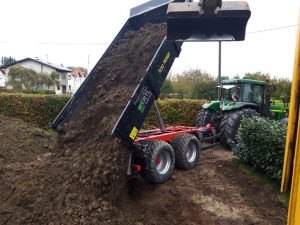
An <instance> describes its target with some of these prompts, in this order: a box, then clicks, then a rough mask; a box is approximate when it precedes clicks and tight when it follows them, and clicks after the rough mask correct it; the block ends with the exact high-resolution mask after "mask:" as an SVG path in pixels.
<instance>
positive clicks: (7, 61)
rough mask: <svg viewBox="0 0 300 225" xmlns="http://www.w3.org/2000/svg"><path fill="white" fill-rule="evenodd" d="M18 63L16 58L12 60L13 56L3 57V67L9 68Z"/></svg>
mask: <svg viewBox="0 0 300 225" xmlns="http://www.w3.org/2000/svg"><path fill="white" fill-rule="evenodd" d="M14 62H16V60H15V59H14V58H12V57H11V56H9V57H6V56H4V57H1V66H7V65H10V64H12V63H14Z"/></svg>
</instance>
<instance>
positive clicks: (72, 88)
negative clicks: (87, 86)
mask: <svg viewBox="0 0 300 225" xmlns="http://www.w3.org/2000/svg"><path fill="white" fill-rule="evenodd" d="M68 78H69V80H68V92H69V93H71V94H74V93H75V92H76V91H77V90H78V88H79V87H80V85H81V84H82V83H83V81H84V80H85V78H86V73H85V72H82V71H78V70H74V71H72V73H70V74H69V77H68Z"/></svg>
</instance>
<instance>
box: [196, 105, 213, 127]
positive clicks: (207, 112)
mask: <svg viewBox="0 0 300 225" xmlns="http://www.w3.org/2000/svg"><path fill="white" fill-rule="evenodd" d="M214 113H215V112H214V111H213V110H211V109H202V110H201V111H200V112H199V113H198V115H197V117H196V126H199V127H205V126H206V125H207V124H208V123H211V122H212V117H213V115H214Z"/></svg>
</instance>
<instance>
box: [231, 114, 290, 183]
mask: <svg viewBox="0 0 300 225" xmlns="http://www.w3.org/2000/svg"><path fill="white" fill-rule="evenodd" d="M285 139H286V126H285V125H283V124H281V123H280V122H278V121H275V120H269V119H265V118H260V117H253V118H251V117H248V118H244V119H243V120H242V122H241V127H240V128H239V132H238V135H237V144H236V145H235V146H234V147H233V151H234V153H235V155H236V156H237V157H239V158H240V159H241V160H242V161H244V162H246V163H248V164H249V165H250V167H251V168H252V169H253V170H256V171H260V172H263V173H264V174H265V175H266V176H267V177H269V178H271V179H281V175H282V165H283V158H284V147H285Z"/></svg>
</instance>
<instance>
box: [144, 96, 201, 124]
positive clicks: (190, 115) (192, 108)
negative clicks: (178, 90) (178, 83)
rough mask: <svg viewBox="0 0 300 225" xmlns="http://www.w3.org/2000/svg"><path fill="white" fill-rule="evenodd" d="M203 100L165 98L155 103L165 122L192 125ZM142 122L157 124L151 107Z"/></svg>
mask: <svg viewBox="0 0 300 225" xmlns="http://www.w3.org/2000/svg"><path fill="white" fill-rule="evenodd" d="M205 102H206V100H186V99H184V100H179V99H166V100H158V101H157V105H158V108H159V111H160V113H161V117H162V118H163V121H164V123H165V124H168V125H184V126H194V125H195V121H196V116H197V114H198V113H199V111H200V110H201V108H202V105H203V104H204V103H205ZM144 124H145V125H146V126H147V125H155V126H158V124H157V121H156V117H155V113H154V110H153V109H151V111H150V113H149V115H148V117H147V119H146V121H145V123H144Z"/></svg>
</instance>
